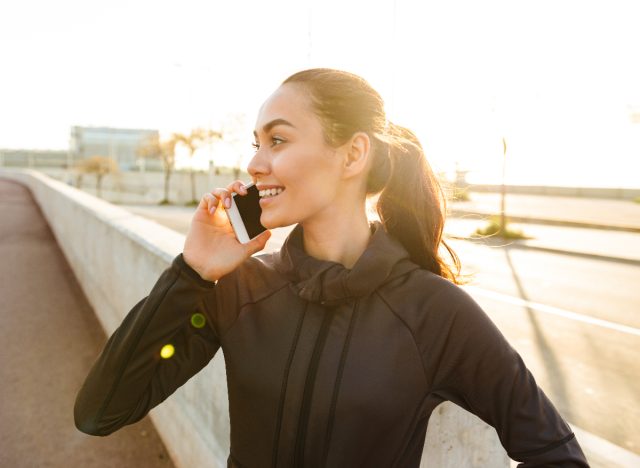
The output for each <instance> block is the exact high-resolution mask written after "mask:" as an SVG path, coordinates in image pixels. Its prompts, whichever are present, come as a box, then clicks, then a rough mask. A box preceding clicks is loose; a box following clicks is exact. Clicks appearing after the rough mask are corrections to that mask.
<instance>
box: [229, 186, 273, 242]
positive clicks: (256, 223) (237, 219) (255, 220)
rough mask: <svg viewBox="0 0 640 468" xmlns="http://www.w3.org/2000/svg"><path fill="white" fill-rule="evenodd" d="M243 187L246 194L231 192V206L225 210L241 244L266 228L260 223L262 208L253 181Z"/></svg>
mask: <svg viewBox="0 0 640 468" xmlns="http://www.w3.org/2000/svg"><path fill="white" fill-rule="evenodd" d="M245 188H246V189H247V194H246V195H239V194H237V193H235V192H234V193H233V194H231V207H230V208H229V209H228V210H227V214H228V215H229V221H230V222H231V226H232V227H233V230H234V232H235V233H236V237H237V238H238V240H239V241H240V242H242V243H243V244H244V243H247V242H249V241H250V240H251V239H253V238H254V237H256V236H257V235H258V234H260V233H262V232H264V231H266V230H267V228H265V227H264V226H263V225H262V224H261V223H260V215H261V214H262V208H261V207H260V194H259V193H258V189H257V188H256V186H255V184H254V183H250V184H248V185H245Z"/></svg>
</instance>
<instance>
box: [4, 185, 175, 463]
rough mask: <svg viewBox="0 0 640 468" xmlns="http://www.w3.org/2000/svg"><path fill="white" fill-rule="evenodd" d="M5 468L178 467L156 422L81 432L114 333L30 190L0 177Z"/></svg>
mask: <svg viewBox="0 0 640 468" xmlns="http://www.w3.org/2000/svg"><path fill="white" fill-rule="evenodd" d="M0 258H2V261H1V262H0V300H1V307H0V343H2V352H0V395H2V397H1V398H0V466H2V467H12V468H13V467H55V468H58V467H59V468H66V467H92V468H94V467H95V468H100V467H103V468H110V467H140V468H154V467H166V468H169V467H173V463H172V462H171V460H170V459H169V457H168V454H167V451H166V449H165V448H164V446H163V444H162V441H161V440H160V438H159V437H158V434H157V433H156V431H155V429H154V427H153V425H152V424H151V420H150V419H149V418H144V419H143V420H142V421H140V422H138V423H136V424H134V425H131V426H128V427H125V428H123V429H122V430H120V431H118V432H116V433H114V434H112V435H111V436H109V437H105V438H102V437H93V436H89V435H86V434H83V433H81V432H79V431H78V430H77V429H76V428H75V426H74V423H73V404H74V400H75V396H76V394H77V392H78V389H79V387H80V385H81V383H82V382H83V380H84V378H85V376H86V374H87V372H88V371H89V367H90V366H91V364H92V363H93V361H94V359H95V358H96V356H97V355H98V353H99V352H100V350H101V349H102V346H104V343H105V342H106V336H105V334H104V332H103V331H102V327H101V326H100V324H99V323H98V320H97V319H96V316H95V314H94V312H93V309H92V307H91V305H90V304H89V302H88V301H87V298H86V297H85V296H84V294H83V292H82V290H81V288H80V285H79V284H78V283H77V281H76V279H75V276H74V274H73V271H72V270H71V268H70V267H69V265H68V264H67V262H66V259H65V257H64V254H63V253H62V251H61V250H60V247H59V246H58V244H57V242H56V239H55V237H54V236H53V234H52V232H51V230H50V228H49V226H48V225H47V223H46V221H45V219H44V217H43V215H42V213H41V211H40V208H39V207H38V206H37V205H36V203H35V202H34V200H33V198H32V196H31V193H30V192H29V190H28V189H27V188H26V187H24V186H22V185H20V184H18V183H15V182H11V181H8V180H5V179H0Z"/></svg>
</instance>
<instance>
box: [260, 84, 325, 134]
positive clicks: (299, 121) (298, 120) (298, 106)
mask: <svg viewBox="0 0 640 468" xmlns="http://www.w3.org/2000/svg"><path fill="white" fill-rule="evenodd" d="M314 118H315V115H314V114H313V112H312V110H311V107H310V100H309V98H308V97H307V96H306V94H305V93H304V92H302V91H301V90H300V89H299V88H298V87H294V86H291V85H282V86H280V87H279V88H278V89H276V90H275V91H274V92H273V94H271V96H269V97H268V98H267V100H266V101H265V102H264V104H262V107H260V111H259V112H258V118H257V121H256V130H260V131H262V130H263V127H264V126H265V125H268V124H270V123H271V122H274V121H280V120H284V121H286V122H289V123H291V124H293V126H294V127H295V128H302V127H305V126H307V125H309V124H312V121H313V119H314Z"/></svg>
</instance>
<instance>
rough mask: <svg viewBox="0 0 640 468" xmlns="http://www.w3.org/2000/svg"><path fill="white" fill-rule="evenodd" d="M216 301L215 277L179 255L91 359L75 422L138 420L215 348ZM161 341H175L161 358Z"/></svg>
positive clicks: (111, 426) (95, 428) (82, 425)
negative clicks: (210, 277) (208, 277)
mask: <svg viewBox="0 0 640 468" xmlns="http://www.w3.org/2000/svg"><path fill="white" fill-rule="evenodd" d="M216 303H217V300H216V284H215V283H214V282H210V281H205V280H203V279H202V278H201V277H200V276H199V275H198V273H196V272H195V270H193V269H192V268H191V267H190V266H189V265H188V264H187V263H186V262H185V261H184V259H183V256H182V254H180V255H178V256H177V257H176V258H175V259H174V260H173V262H172V264H171V266H170V267H169V268H167V269H166V270H165V271H164V272H163V273H162V275H161V276H160V278H159V279H158V281H157V282H156V284H155V285H154V286H153V288H152V290H151V292H150V293H149V295H148V296H147V297H145V298H144V299H142V300H141V301H140V302H138V303H137V304H136V305H135V306H134V307H133V309H131V311H130V312H129V313H128V314H127V316H126V317H125V319H124V321H123V322H122V324H121V325H120V326H119V327H118V328H117V329H116V330H115V332H114V333H113V335H111V337H110V338H109V340H108V341H107V343H106V345H105V347H104V349H103V350H102V353H101V354H100V356H99V357H98V359H97V360H96V362H95V363H94V364H93V366H92V368H91V370H90V372H89V374H88V376H87V378H86V380H85V382H84V384H83V385H82V387H81V388H80V391H79V393H78V395H77V397H76V402H75V407H74V418H75V424H76V427H77V428H78V429H79V430H81V431H82V432H85V433H87V434H91V435H100V436H104V435H108V434H111V433H112V432H114V431H116V430H118V429H120V428H121V427H123V426H125V425H128V424H132V423H134V422H136V421H138V420H140V419H142V418H143V417H144V416H145V415H146V414H147V413H148V412H149V410H151V409H152V408H153V407H154V406H156V405H158V404H159V403H161V402H162V401H163V400H165V399H166V398H167V397H168V396H169V395H171V394H172V393H173V392H174V391H175V390H176V389H177V388H178V387H180V386H181V385H183V384H184V383H185V382H186V381H187V380H189V378H190V377H192V376H193V375H194V374H196V373H197V372H198V371H200V370H201V369H202V368H203V367H204V366H205V365H206V364H207V363H208V362H209V361H210V360H211V359H212V358H213V356H214V355H215V354H216V352H217V351H218V349H219V348H220V341H219V339H218V334H217V332H216V330H215V328H214V325H215V323H216V320H215V313H216V309H217V306H216ZM165 345H171V347H172V348H171V347H169V346H167V347H166V348H165V352H164V353H163V354H164V355H165V357H162V356H161V350H162V349H163V347H164V346H165ZM171 349H173V354H172V355H171V356H170V357H168V354H170V353H169V351H171Z"/></svg>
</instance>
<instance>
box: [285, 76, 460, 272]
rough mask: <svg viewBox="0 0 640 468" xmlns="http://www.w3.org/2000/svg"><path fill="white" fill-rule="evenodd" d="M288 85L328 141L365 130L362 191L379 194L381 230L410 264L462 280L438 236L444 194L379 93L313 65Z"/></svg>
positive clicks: (412, 137) (413, 139)
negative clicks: (367, 161)
mask: <svg viewBox="0 0 640 468" xmlns="http://www.w3.org/2000/svg"><path fill="white" fill-rule="evenodd" d="M287 83H290V84H294V85H300V86H303V87H304V88H305V91H307V92H308V94H309V97H310V98H311V103H312V106H313V108H314V110H315V113H316V115H317V116H318V117H319V119H320V121H321V122H322V125H323V131H324V137H325V139H326V142H327V143H328V144H329V145H331V146H333V147H334V148H335V147H338V146H339V145H341V144H343V143H344V142H346V141H347V140H348V139H349V138H350V137H351V136H352V135H353V134H354V133H355V132H358V131H365V132H367V134H368V135H369V136H370V137H371V140H372V147H371V151H372V157H373V164H372V166H371V169H370V171H369V174H368V179H367V189H366V192H367V195H374V194H377V193H379V192H381V193H380V195H379V198H378V202H377V207H376V209H377V212H378V216H379V217H380V220H381V222H382V223H383V225H384V228H385V230H386V231H387V232H388V233H389V234H391V235H392V236H393V237H395V238H396V239H397V240H399V241H400V242H401V243H402V245H403V246H404V247H405V249H406V250H407V251H408V252H409V255H410V257H411V260H412V261H413V262H415V263H416V264H418V265H420V266H421V267H422V268H425V269H427V270H429V271H432V272H433V273H435V274H437V275H439V276H442V277H444V278H446V279H448V280H450V281H452V282H454V283H455V284H461V281H460V260H459V259H458V256H457V255H456V254H455V252H454V251H453V250H452V249H451V248H450V247H449V246H448V245H447V243H446V242H445V241H444V240H443V239H442V230H443V227H444V220H445V213H446V198H445V196H444V194H443V190H442V187H441V186H440V183H439V181H438V179H437V177H436V176H435V174H434V173H433V170H432V169H431V167H430V165H429V163H428V162H427V159H426V158H425V155H424V151H423V150H422V146H421V145H420V142H419V141H418V138H417V137H416V136H415V135H414V134H413V133H412V132H411V131H410V130H408V129H406V128H404V127H401V126H399V125H394V124H391V123H389V122H388V121H387V120H386V115H385V111H384V102H383V100H382V97H381V96H380V95H379V94H378V92H377V91H376V90H375V89H373V88H372V87H371V85H370V84H369V83H368V82H367V81H366V80H365V79H364V78H362V77H360V76H358V75H355V74H353V73H349V72H345V71H341V70H334V69H330V68H314V69H309V70H303V71H300V72H298V73H295V74H293V75H291V76H290V77H289V78H287V79H286V80H285V81H284V82H283V84H287ZM440 245H444V247H445V248H446V249H447V250H448V252H449V254H450V256H451V258H452V259H453V263H454V266H455V267H456V270H457V272H455V273H454V271H452V270H451V268H450V267H449V266H448V265H447V264H446V263H445V262H444V260H443V259H442V258H441V257H440V255H439V252H438V249H439V248H440Z"/></svg>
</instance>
